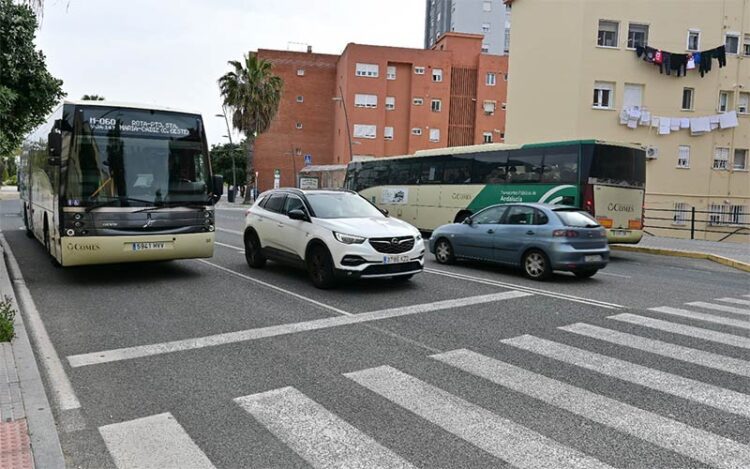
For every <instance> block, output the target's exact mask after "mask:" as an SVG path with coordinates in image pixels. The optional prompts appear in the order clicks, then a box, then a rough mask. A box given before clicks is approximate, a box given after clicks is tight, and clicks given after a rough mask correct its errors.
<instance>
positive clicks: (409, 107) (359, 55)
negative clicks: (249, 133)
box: [255, 33, 508, 190]
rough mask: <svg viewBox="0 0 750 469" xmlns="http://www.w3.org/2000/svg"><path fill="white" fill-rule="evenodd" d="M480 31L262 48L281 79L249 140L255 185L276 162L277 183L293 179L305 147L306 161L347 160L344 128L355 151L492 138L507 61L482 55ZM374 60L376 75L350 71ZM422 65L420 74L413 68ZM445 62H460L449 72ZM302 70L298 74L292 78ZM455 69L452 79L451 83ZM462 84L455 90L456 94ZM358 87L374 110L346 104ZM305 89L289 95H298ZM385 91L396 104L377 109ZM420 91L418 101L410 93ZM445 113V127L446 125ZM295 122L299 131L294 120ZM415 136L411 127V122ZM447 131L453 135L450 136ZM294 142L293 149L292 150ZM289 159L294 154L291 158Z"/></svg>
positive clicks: (392, 151) (498, 126)
mask: <svg viewBox="0 0 750 469" xmlns="http://www.w3.org/2000/svg"><path fill="white" fill-rule="evenodd" d="M481 43H482V36H480V35H472V34H460V33H447V34H445V35H444V36H443V38H442V39H441V40H440V41H439V42H438V43H437V44H436V45H435V46H434V47H433V49H431V50H422V49H407V48H399V47H384V46H368V45H361V44H349V45H347V47H346V49H345V50H344V52H343V53H342V55H341V56H336V55H326V54H312V53H303V52H290V51H273V50H265V49H261V50H259V51H258V54H259V56H260V57H261V58H264V59H267V60H270V61H271V62H272V63H273V70H274V72H275V73H276V74H278V75H280V76H281V77H282V79H283V80H284V93H283V96H282V101H281V106H280V108H279V114H278V115H277V117H276V119H274V122H273V124H272V126H271V129H270V130H269V131H268V132H266V133H265V134H263V135H261V136H260V137H259V138H258V140H257V145H256V151H255V165H256V170H257V171H258V172H259V188H260V189H261V190H264V189H268V188H270V187H273V172H274V169H280V170H281V185H282V186H291V185H294V183H295V179H294V175H293V174H294V169H296V170H297V171H299V169H300V168H301V167H302V165H303V156H302V155H304V154H311V155H312V156H313V164H315V165H318V164H346V163H348V162H349V152H350V150H349V143H348V139H349V133H351V134H352V141H353V144H352V149H351V152H352V154H353V155H367V156H375V157H378V156H392V155H403V154H409V153H414V152H415V151H417V150H422V149H427V148H442V147H446V146H449V144H450V145H468V144H472V143H475V144H478V143H482V141H483V133H484V132H492V133H493V141H495V142H499V141H501V139H500V134H501V133H502V132H504V131H505V111H504V110H502V103H504V102H505V101H506V93H507V82H506V81H505V79H504V77H505V74H506V73H507V70H508V60H507V57H504V56H492V55H488V54H481ZM358 62H360V63H370V64H377V65H378V66H379V75H378V77H377V78H372V77H358V76H356V75H355V70H356V64H357V63H358ZM389 65H392V66H395V67H396V79H395V80H387V78H386V73H387V67H388V66H389ZM415 66H418V67H424V68H425V73H424V75H417V74H415V73H414V67H415ZM453 67H456V68H457V69H460V70H459V71H457V73H455V74H454V73H452V72H453ZM298 68H303V69H304V70H305V76H303V77H299V76H297V69H298ZM434 68H440V69H442V71H443V81H442V82H433V81H432V71H433V69H434ZM488 71H491V72H494V73H496V78H497V81H496V84H495V86H486V84H485V78H486V73H487V72H488ZM456 76H459V77H460V79H461V82H460V83H455V84H452V83H451V80H452V78H453V77H456ZM339 89H340V90H341V91H342V92H343V97H344V100H345V103H346V110H347V112H348V114H349V129H348V132H347V125H346V123H345V117H344V107H343V105H342V104H341V103H340V102H337V101H334V100H333V99H334V98H335V97H337V96H339V94H341V92H340V91H339ZM458 91H460V93H458ZM357 93H362V94H374V95H377V97H378V101H377V107H376V108H359V107H355V105H354V102H355V101H354V96H355V94H357ZM298 95H301V96H303V97H304V102H303V103H297V102H296V97H297V96H298ZM386 96H394V97H395V98H396V108H395V109H394V110H392V111H387V110H386V109H385V98H386ZM415 97H419V98H422V99H423V104H422V105H421V106H417V105H414V104H413V103H412V100H413V98H415ZM433 99H440V100H441V102H442V109H441V110H440V112H433V111H432V110H431V101H432V100H433ZM485 100H492V101H495V102H496V103H497V104H496V109H495V113H494V114H493V115H485V113H484V110H483V102H484V101H485ZM449 118H450V127H449ZM297 122H300V123H301V124H302V129H300V130H298V129H296V128H295V125H296V123H297ZM354 124H369V125H376V126H377V137H376V138H374V139H368V138H354V137H353V131H354V129H353V127H354ZM386 126H389V127H393V128H394V137H393V140H385V139H384V128H385V127H386ZM415 127H419V128H421V129H422V135H419V136H417V135H412V134H411V130H412V128H415ZM435 128H437V129H440V140H439V141H438V142H430V140H429V136H430V129H435ZM449 135H450V136H451V137H449ZM297 148H299V151H300V152H301V155H300V156H294V157H292V156H291V155H292V153H294V151H295V149H297ZM293 158H294V160H293ZM293 161H294V163H293Z"/></svg>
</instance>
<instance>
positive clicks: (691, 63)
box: [685, 54, 695, 70]
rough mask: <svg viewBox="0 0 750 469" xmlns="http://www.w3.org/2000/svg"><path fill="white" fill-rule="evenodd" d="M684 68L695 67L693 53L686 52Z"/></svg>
mask: <svg viewBox="0 0 750 469" xmlns="http://www.w3.org/2000/svg"><path fill="white" fill-rule="evenodd" d="M685 68H686V69H687V70H694V69H695V56H694V55H693V54H688V60H687V66H686V67H685Z"/></svg>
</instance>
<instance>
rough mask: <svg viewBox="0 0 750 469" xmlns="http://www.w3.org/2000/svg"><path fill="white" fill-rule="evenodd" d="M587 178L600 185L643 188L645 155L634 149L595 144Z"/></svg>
mask: <svg viewBox="0 0 750 469" xmlns="http://www.w3.org/2000/svg"><path fill="white" fill-rule="evenodd" d="M589 178H590V179H593V181H592V182H594V183H600V184H609V185H616V186H629V187H641V188H642V187H645V185H646V154H645V152H644V151H643V150H638V149H635V148H627V147H622V146H615V145H601V144H597V145H595V146H594V158H593V161H592V162H591V171H590V172H589Z"/></svg>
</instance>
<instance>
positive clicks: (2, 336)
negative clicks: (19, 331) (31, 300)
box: [0, 295, 16, 342]
mask: <svg viewBox="0 0 750 469" xmlns="http://www.w3.org/2000/svg"><path fill="white" fill-rule="evenodd" d="M15 317H16V310H15V309H14V308H13V300H11V298H10V297H9V296H8V295H3V300H2V301H0V342H10V340H11V339H12V338H13V337H14V336H15V335H16V333H15V332H14V329H13V319H14V318H15Z"/></svg>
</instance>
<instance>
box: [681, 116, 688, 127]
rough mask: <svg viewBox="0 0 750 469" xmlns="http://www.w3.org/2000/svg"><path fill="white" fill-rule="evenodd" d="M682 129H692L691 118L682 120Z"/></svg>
mask: <svg viewBox="0 0 750 469" xmlns="http://www.w3.org/2000/svg"><path fill="white" fill-rule="evenodd" d="M680 128H681V129H689V128H690V118H688V117H683V118H681V119H680Z"/></svg>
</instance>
